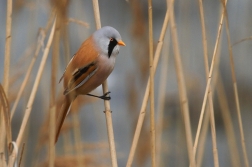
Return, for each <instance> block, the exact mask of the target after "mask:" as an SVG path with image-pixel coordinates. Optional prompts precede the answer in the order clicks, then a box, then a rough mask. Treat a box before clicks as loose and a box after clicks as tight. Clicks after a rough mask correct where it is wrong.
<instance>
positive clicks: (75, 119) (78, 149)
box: [72, 112, 84, 167]
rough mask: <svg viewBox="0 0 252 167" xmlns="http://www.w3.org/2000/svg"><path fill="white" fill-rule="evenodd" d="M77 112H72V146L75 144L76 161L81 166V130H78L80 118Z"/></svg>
mask: <svg viewBox="0 0 252 167" xmlns="http://www.w3.org/2000/svg"><path fill="white" fill-rule="evenodd" d="M78 118H79V117H78V113H77V112H74V113H73V114H72V119H73V120H72V121H73V131H74V146H75V151H76V153H77V162H78V166H79V167H81V166H83V165H84V164H82V159H81V157H82V156H83V153H82V147H81V145H82V142H81V130H80V120H79V119H78Z"/></svg>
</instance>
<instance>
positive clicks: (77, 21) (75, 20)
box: [67, 18, 89, 28]
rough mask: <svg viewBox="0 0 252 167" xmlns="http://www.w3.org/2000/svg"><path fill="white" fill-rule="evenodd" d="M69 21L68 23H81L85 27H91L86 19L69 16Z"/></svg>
mask: <svg viewBox="0 0 252 167" xmlns="http://www.w3.org/2000/svg"><path fill="white" fill-rule="evenodd" d="M67 21H68V22H67V23H69V22H73V23H76V24H79V25H81V26H83V27H86V28H89V24H88V23H86V22H84V21H81V20H77V19H74V18H68V20H67Z"/></svg>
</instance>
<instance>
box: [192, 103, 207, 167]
mask: <svg viewBox="0 0 252 167" xmlns="http://www.w3.org/2000/svg"><path fill="white" fill-rule="evenodd" d="M203 119H204V120H203V125H202V130H201V135H200V138H199V144H198V145H199V147H198V150H196V151H197V156H196V155H195V160H196V162H197V166H202V161H203V157H204V151H205V144H206V139H207V132H208V127H209V122H210V111H209V107H207V108H206V113H205V116H204V118H203Z"/></svg>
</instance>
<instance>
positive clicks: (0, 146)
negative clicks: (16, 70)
mask: <svg viewBox="0 0 252 167" xmlns="http://www.w3.org/2000/svg"><path fill="white" fill-rule="evenodd" d="M11 23H12V0H7V11H6V37H5V57H4V73H3V89H4V92H5V94H6V97H7V99H8V94H9V93H8V92H9V78H10V77H9V73H10V72H9V71H10V56H11V55H10V54H11ZM1 110H2V108H1V106H0V111H1ZM2 113H3V112H0V132H1V136H0V153H1V152H4V145H5V134H6V129H5V124H4V122H5V121H4V115H3V114H2Z"/></svg>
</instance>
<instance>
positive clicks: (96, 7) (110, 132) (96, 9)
mask: <svg viewBox="0 0 252 167" xmlns="http://www.w3.org/2000/svg"><path fill="white" fill-rule="evenodd" d="M93 8H94V17H95V23H96V29H100V28H101V20H100V10H99V2H98V0H93ZM102 90H103V93H106V92H108V91H109V90H108V83H107V80H106V81H104V83H103V84H102ZM104 107H105V111H104V112H105V117H106V124H107V130H108V140H109V148H110V156H111V161H112V162H111V163H112V167H117V158H116V148H115V140H114V132H113V123H112V115H111V114H112V111H111V110H110V102H109V100H104Z"/></svg>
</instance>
